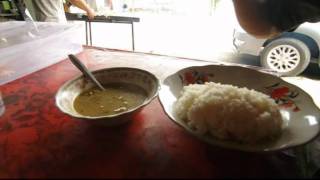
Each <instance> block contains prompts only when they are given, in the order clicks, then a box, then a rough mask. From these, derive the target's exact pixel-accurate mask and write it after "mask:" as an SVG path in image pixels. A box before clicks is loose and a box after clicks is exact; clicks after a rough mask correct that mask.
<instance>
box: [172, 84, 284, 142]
mask: <svg viewBox="0 0 320 180" xmlns="http://www.w3.org/2000/svg"><path fill="white" fill-rule="evenodd" d="M173 111H174V112H175V114H176V115H177V117H179V118H180V119H183V120H184V121H185V122H186V123H187V125H188V126H189V127H191V128H192V129H193V130H194V131H195V132H196V133H198V134H201V135H203V134H206V133H209V134H211V135H212V136H214V137H216V138H219V139H223V140H232V141H237V142H241V143H248V144H252V143H258V142H261V141H265V140H271V139H274V138H275V137H278V136H279V135H280V134H281V131H282V124H283V120H282V117H281V114H280V111H279V108H278V105H277V104H276V103H275V102H274V100H273V99H272V98H270V97H269V96H267V95H265V94H263V93H261V92H258V91H255V90H249V89H247V88H239V87H237V86H233V85H227V84H220V83H214V82H207V83H205V84H190V85H188V86H184V87H183V89H182V92H181V95H180V96H179V98H178V99H177V101H176V102H175V104H174V106H173Z"/></svg>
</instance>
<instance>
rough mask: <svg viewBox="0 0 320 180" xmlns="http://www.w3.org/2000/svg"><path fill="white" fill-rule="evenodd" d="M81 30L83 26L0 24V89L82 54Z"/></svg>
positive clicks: (16, 22) (23, 23)
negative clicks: (2, 86)
mask: <svg viewBox="0 0 320 180" xmlns="http://www.w3.org/2000/svg"><path fill="white" fill-rule="evenodd" d="M32 23H34V24H32ZM81 30H82V28H81V25H80V24H59V23H53V22H33V21H8V22H4V23H0V85H2V84H5V83H7V82H10V81H13V80H15V79H17V78H20V77H23V76H25V75H27V74H30V73H32V72H35V71H37V70H40V69H42V68H45V67H48V66H50V65H52V64H55V63H57V62H59V61H61V60H63V59H65V58H67V55H68V54H70V53H73V54H75V53H78V52H80V51H81V50H82V43H81V39H82V38H81V36H82V33H81Z"/></svg>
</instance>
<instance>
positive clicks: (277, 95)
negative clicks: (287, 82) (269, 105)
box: [266, 83, 300, 112]
mask: <svg viewBox="0 0 320 180" xmlns="http://www.w3.org/2000/svg"><path fill="white" fill-rule="evenodd" d="M266 89H267V90H268V94H269V95H270V97H271V98H272V99H274V100H275V102H276V103H277V104H278V105H279V106H280V107H282V108H291V109H292V111H293V112H298V111H300V108H299V107H298V105H297V104H296V103H295V101H294V99H295V98H296V97H298V96H299V92H297V91H293V90H291V89H290V88H288V87H286V86H281V85H280V83H275V84H273V85H271V86H268V87H266Z"/></svg>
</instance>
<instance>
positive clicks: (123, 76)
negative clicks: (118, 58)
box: [56, 67, 160, 126]
mask: <svg viewBox="0 0 320 180" xmlns="http://www.w3.org/2000/svg"><path fill="white" fill-rule="evenodd" d="M92 74H93V75H94V76H95V77H96V79H97V80H98V81H99V82H100V83H101V84H102V85H103V87H104V88H105V90H100V89H99V88H98V87H97V86H96V85H95V84H93V83H92V82H91V81H90V80H88V79H87V78H85V77H84V76H83V75H81V76H78V77H76V78H74V79H72V80H69V81H67V82H66V83H64V84H63V85H62V86H61V87H60V88H59V90H58V92H57V94H56V105H57V107H58V108H59V109H60V110H61V111H62V112H63V113H66V114H68V115H70V116H72V117H74V118H77V119H82V120H87V121H90V122H93V123H99V124H100V123H101V124H103V125H110V126H111V125H119V124H122V123H124V122H127V121H129V120H131V119H132V118H133V116H134V115H135V114H136V113H138V112H140V111H141V110H142V109H143V107H145V106H146V105H148V104H149V103H150V102H151V100H153V99H154V98H155V97H156V96H157V95H158V91H159V87H160V85H159V80H158V78H157V77H156V76H155V75H154V74H152V73H150V72H148V71H146V70H142V69H137V68H128V67H119V68H106V69H100V70H96V71H93V72H92Z"/></svg>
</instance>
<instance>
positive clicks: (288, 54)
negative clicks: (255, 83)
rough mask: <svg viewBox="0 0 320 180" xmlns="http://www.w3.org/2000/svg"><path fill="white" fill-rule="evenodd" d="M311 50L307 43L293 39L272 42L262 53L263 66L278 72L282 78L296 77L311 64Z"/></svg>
mask: <svg viewBox="0 0 320 180" xmlns="http://www.w3.org/2000/svg"><path fill="white" fill-rule="evenodd" d="M310 54H311V53H310V50H309V48H308V47H307V45H306V44H305V43H303V42H302V41H300V40H297V39H293V38H281V39H277V40H275V41H272V42H271V43H270V44H268V45H267V46H266V47H265V48H264V49H263V51H262V53H261V56H260V61H261V65H262V66H263V67H265V68H268V69H271V70H273V71H276V72H278V73H279V74H280V75H281V76H296V75H299V74H300V73H302V72H303V71H304V70H305V69H306V68H307V66H308V65H309V62H310V57H311V55H310Z"/></svg>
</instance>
